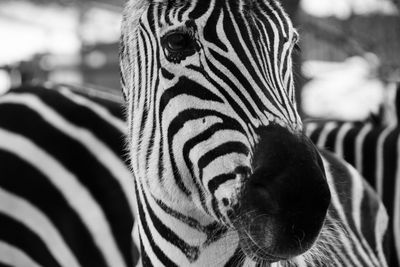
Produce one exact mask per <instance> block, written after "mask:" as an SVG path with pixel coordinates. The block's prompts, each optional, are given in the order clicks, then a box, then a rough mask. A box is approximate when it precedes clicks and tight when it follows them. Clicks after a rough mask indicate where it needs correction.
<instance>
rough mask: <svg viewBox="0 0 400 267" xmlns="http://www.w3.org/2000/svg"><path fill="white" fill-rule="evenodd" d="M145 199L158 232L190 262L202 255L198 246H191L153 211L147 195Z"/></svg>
mask: <svg viewBox="0 0 400 267" xmlns="http://www.w3.org/2000/svg"><path fill="white" fill-rule="evenodd" d="M144 201H145V203H146V207H149V208H148V209H147V212H148V213H149V215H150V220H151V221H152V222H153V225H154V227H155V228H156V230H157V232H158V233H159V234H160V235H161V236H162V237H163V238H164V239H165V240H168V242H170V243H171V244H173V245H174V246H175V247H177V248H179V250H180V251H181V252H182V253H183V254H185V256H186V258H187V259H188V260H189V261H190V262H192V263H193V262H194V261H196V260H197V258H198V257H199V255H200V250H199V248H198V247H194V246H190V245H189V244H188V243H186V242H185V241H184V240H182V239H181V238H180V237H179V236H178V235H176V234H175V233H174V232H173V231H172V230H171V229H169V228H168V227H167V226H166V225H165V224H164V223H163V222H162V221H161V220H160V219H159V218H158V217H157V215H156V214H155V213H154V212H153V210H152V208H151V206H150V205H149V202H148V200H147V197H146V196H144Z"/></svg>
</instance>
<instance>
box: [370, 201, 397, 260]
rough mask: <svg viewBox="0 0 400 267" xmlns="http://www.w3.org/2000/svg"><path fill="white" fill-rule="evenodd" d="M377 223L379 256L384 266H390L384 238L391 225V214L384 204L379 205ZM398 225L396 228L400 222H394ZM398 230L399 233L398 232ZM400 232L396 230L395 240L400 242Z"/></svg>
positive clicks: (376, 236) (376, 232)
mask: <svg viewBox="0 0 400 267" xmlns="http://www.w3.org/2000/svg"><path fill="white" fill-rule="evenodd" d="M375 221H376V224H375V240H376V244H377V246H376V250H377V252H378V258H379V259H380V261H381V263H382V266H388V264H387V261H386V257H385V253H384V248H383V243H384V242H383V238H384V236H385V233H386V231H387V230H388V225H389V216H388V214H387V213H386V209H385V207H384V206H383V204H380V205H379V210H378V212H377V214H376V218H375ZM393 225H396V227H394V228H395V229H397V228H399V225H398V224H395V223H394V224H393ZM396 232H397V233H396ZM397 234H398V230H397V231H396V230H395V235H394V238H395V240H394V242H395V243H396V242H398V241H399V240H398V239H399V236H398V235H397Z"/></svg>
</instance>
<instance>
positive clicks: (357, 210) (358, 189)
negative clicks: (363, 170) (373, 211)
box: [348, 165, 379, 266]
mask: <svg viewBox="0 0 400 267" xmlns="http://www.w3.org/2000/svg"><path fill="white" fill-rule="evenodd" d="M348 167H349V172H350V175H351V177H353V179H352V182H353V186H352V193H351V195H352V210H353V213H352V216H353V220H354V224H355V226H356V230H357V231H358V233H359V235H360V239H361V240H360V242H361V243H362V244H363V245H364V247H365V249H366V250H367V252H368V254H369V255H370V258H371V259H372V261H373V262H374V263H375V264H376V265H377V266H379V262H378V259H377V258H376V256H375V254H374V252H373V250H372V249H371V246H370V245H369V244H368V242H367V241H366V240H365V238H364V235H363V232H362V229H361V210H362V207H361V205H362V199H363V197H364V185H363V178H362V177H361V176H360V174H359V173H358V172H357V171H356V170H355V169H354V168H353V167H350V165H349V166H348Z"/></svg>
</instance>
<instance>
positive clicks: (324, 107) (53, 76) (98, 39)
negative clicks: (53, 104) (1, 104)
mask: <svg viewBox="0 0 400 267" xmlns="http://www.w3.org/2000/svg"><path fill="white" fill-rule="evenodd" d="M124 2H125V1H124V0H29V1H28V0H0V40H1V41H0V93H2V92H5V91H7V90H8V89H9V88H10V87H12V86H17V85H20V84H23V83H27V82H30V81H32V80H33V81H41V80H50V81H54V82H61V83H72V84H82V83H85V84H91V85H96V87H104V88H112V89H114V90H115V91H116V92H119V90H120V86H119V71H118V38H119V31H120V20H121V12H122V7H123V5H124ZM283 4H284V6H285V8H286V10H287V11H288V13H289V14H290V16H291V17H292V18H293V20H294V22H295V24H296V27H297V28H298V30H299V32H300V35H301V41H300V47H301V53H299V54H296V55H295V56H294V57H295V67H294V71H295V76H296V83H297V92H298V96H297V99H298V102H299V103H300V107H301V113H302V114H303V116H304V117H312V118H330V119H345V120H363V119H365V118H368V117H370V116H371V114H377V113H379V107H380V106H381V105H382V103H384V102H385V99H386V98H387V95H388V92H389V91H390V90H391V88H393V87H394V84H395V83H396V82H400V15H399V8H400V0H334V1H332V0H284V1H283Z"/></svg>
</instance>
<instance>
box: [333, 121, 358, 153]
mask: <svg viewBox="0 0 400 267" xmlns="http://www.w3.org/2000/svg"><path fill="white" fill-rule="evenodd" d="M353 127H354V125H353V123H345V124H343V125H342V126H341V127H340V129H339V131H338V133H337V136H336V139H335V152H336V154H337V155H338V156H339V157H341V158H342V159H343V158H344V154H343V147H344V138H345V137H346V134H347V132H348V131H349V130H350V129H352V128H353Z"/></svg>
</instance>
